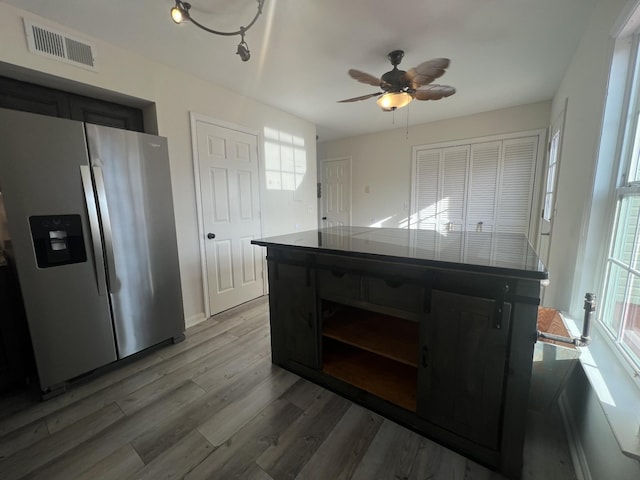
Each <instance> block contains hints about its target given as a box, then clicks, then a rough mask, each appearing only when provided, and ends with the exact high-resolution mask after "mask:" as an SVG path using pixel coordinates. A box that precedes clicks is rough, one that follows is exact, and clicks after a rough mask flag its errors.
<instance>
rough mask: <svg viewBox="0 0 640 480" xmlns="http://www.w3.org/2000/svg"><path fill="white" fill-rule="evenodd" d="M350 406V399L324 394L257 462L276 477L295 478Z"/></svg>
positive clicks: (321, 394)
mask: <svg viewBox="0 0 640 480" xmlns="http://www.w3.org/2000/svg"><path fill="white" fill-rule="evenodd" d="M282 398H283V399H284V396H283V397H282ZM349 406H350V402H349V401H348V400H346V399H344V398H342V397H339V396H338V395H336V394H334V393H332V392H329V391H328V390H324V391H322V392H321V393H320V394H319V395H318V396H317V397H316V398H315V401H314V402H313V403H311V404H310V405H309V406H308V407H307V409H306V410H304V412H303V414H302V415H301V416H300V417H298V418H297V419H296V421H295V422H293V423H292V424H291V425H290V426H289V428H287V430H286V431H285V432H284V433H283V434H282V435H281V436H280V438H279V440H278V442H277V443H275V444H274V445H271V446H270V447H269V448H268V449H267V450H266V451H265V452H264V453H263V454H262V455H260V457H258V458H257V460H256V463H257V464H258V465H259V466H260V467H261V468H262V469H263V470H264V471H265V472H267V473H268V474H269V475H270V476H272V477H273V478H278V479H280V478H295V477H296V475H297V474H298V473H299V472H300V470H301V469H302V468H303V467H304V465H305V464H306V463H307V461H308V460H309V458H311V456H312V455H313V454H314V453H315V452H316V451H317V450H318V448H319V447H320V445H321V444H322V442H324V440H325V439H326V438H327V436H328V435H329V433H330V432H331V431H332V430H333V429H334V427H335V426H336V424H337V423H338V421H339V420H340V419H341V418H342V416H343V415H344V414H345V413H346V411H347V410H348V409H349ZM372 478H374V477H372ZM380 478H382V477H380Z"/></svg>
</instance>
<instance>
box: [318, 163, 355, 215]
mask: <svg viewBox="0 0 640 480" xmlns="http://www.w3.org/2000/svg"><path fill="white" fill-rule="evenodd" d="M321 169H322V179H321V182H322V184H321V185H322V187H321V199H320V200H321V201H320V212H321V220H322V222H321V225H322V226H323V227H334V226H337V225H351V158H339V159H335V160H322V161H321Z"/></svg>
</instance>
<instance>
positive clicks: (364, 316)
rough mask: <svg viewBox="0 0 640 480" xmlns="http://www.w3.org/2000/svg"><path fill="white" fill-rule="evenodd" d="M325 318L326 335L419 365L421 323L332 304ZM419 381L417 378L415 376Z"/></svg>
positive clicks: (395, 359)
mask: <svg viewBox="0 0 640 480" xmlns="http://www.w3.org/2000/svg"><path fill="white" fill-rule="evenodd" d="M329 305H330V307H329V310H325V313H326V312H330V313H331V315H330V316H329V317H328V318H325V319H324V320H323V324H322V335H323V337H327V338H332V339H334V340H338V341H340V342H343V343H346V344H348V345H352V346H354V347H357V348H360V349H363V350H366V351H368V352H371V353H373V354H376V355H380V356H382V357H385V358H387V359H390V360H394V361H396V362H400V363H402V364H404V365H408V366H410V367H417V366H418V340H419V335H418V334H419V325H418V324H417V323H416V322H411V321H408V320H404V319H401V318H397V317H393V316H390V315H384V314H381V313H375V312H371V311H366V310H361V309H358V308H352V307H346V306H342V305H335V304H329ZM414 381H415V378H414Z"/></svg>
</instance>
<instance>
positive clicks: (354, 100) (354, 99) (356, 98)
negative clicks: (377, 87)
mask: <svg viewBox="0 0 640 480" xmlns="http://www.w3.org/2000/svg"><path fill="white" fill-rule="evenodd" d="M383 93H384V92H377V93H370V94H369V95H362V96H361V97H354V98H347V99H346V100H338V103H345V102H357V101H358V100H367V99H368V98H373V97H377V96H379V95H382V94H383Z"/></svg>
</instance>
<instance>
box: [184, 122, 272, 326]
mask: <svg viewBox="0 0 640 480" xmlns="http://www.w3.org/2000/svg"><path fill="white" fill-rule="evenodd" d="M195 123H196V142H197V163H198V170H199V174H200V178H199V180H200V181H199V184H200V196H201V203H202V205H201V211H202V226H203V230H204V231H203V235H204V254H205V262H204V263H205V265H206V276H205V283H206V284H207V286H206V287H207V288H206V290H207V293H208V302H209V312H208V313H209V314H210V315H213V314H215V313H218V312H221V311H223V310H227V309H229V308H231V307H234V306H236V305H239V304H241V303H244V302H247V301H249V300H251V299H254V298H257V297H259V296H261V295H264V281H263V273H262V272H263V261H262V251H261V249H260V248H259V247H256V246H255V245H251V240H253V239H255V238H259V237H260V232H261V224H260V196H259V185H260V183H259V174H258V148H257V144H258V139H257V136H256V135H251V134H248V133H245V132H241V131H238V130H234V129H231V128H225V127H221V126H218V125H214V124H211V123H208V122H205V121H201V120H197V121H196V122H195Z"/></svg>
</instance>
